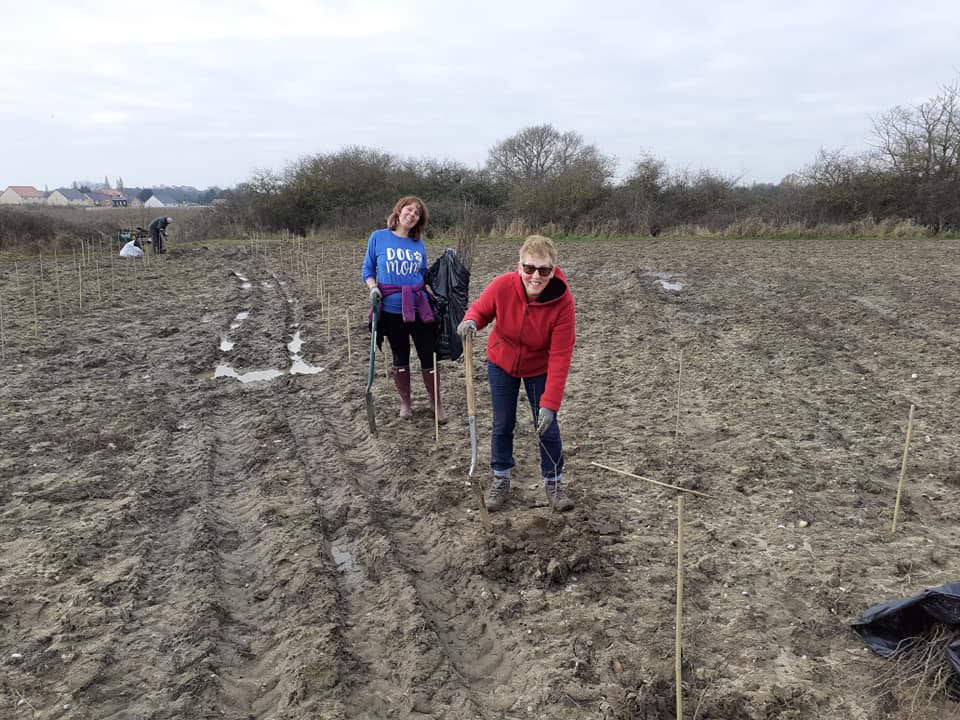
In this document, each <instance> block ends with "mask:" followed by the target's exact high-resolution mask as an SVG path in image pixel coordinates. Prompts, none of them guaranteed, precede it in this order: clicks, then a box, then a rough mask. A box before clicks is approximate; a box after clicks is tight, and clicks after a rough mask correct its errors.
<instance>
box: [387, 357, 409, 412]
mask: <svg viewBox="0 0 960 720" xmlns="http://www.w3.org/2000/svg"><path fill="white" fill-rule="evenodd" d="M392 371H393V384H394V385H395V386H396V388H397V393H398V394H399V395H400V417H401V418H402V419H404V420H410V419H412V418H413V410H412V409H411V408H410V366H409V365H404V366H403V367H395V368H393V369H392Z"/></svg>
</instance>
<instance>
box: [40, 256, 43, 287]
mask: <svg viewBox="0 0 960 720" xmlns="http://www.w3.org/2000/svg"><path fill="white" fill-rule="evenodd" d="M40 288H41V289H43V251H42V250H41V251H40Z"/></svg>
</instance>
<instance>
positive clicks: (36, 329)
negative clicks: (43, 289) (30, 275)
mask: <svg viewBox="0 0 960 720" xmlns="http://www.w3.org/2000/svg"><path fill="white" fill-rule="evenodd" d="M30 284H31V286H32V288H33V336H34V337H35V338H39V337H40V311H39V310H38V309H37V281H36V280H31V282H30Z"/></svg>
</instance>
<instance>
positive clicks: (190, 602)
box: [89, 289, 345, 718]
mask: <svg viewBox="0 0 960 720" xmlns="http://www.w3.org/2000/svg"><path fill="white" fill-rule="evenodd" d="M257 300H260V301H262V300H263V298H257ZM281 303H282V307H280V308H279V312H280V313H281V315H282V316H284V317H288V316H289V313H290V309H289V307H288V303H287V295H286V293H285V292H283V290H282V289H281V290H280V291H279V292H276V291H274V292H273V293H270V294H268V297H267V298H266V304H267V306H268V307H264V308H261V310H262V312H261V313H260V314H262V315H263V316H265V317H272V316H274V315H275V313H276V311H277V308H276V307H274V308H270V307H269V306H270V305H274V306H277V305H280V304H281ZM278 342H284V341H283V339H280V340H279V341H278ZM296 380H297V379H294V378H286V379H284V380H281V381H279V382H275V383H267V384H265V385H259V386H258V385H253V386H249V387H248V386H244V385H241V384H240V383H236V382H234V381H232V380H226V381H223V380H219V381H216V385H215V386H214V387H209V388H204V390H203V392H204V393H205V394H207V397H206V398H204V399H203V400H201V401H199V404H200V406H201V407H199V408H198V407H196V406H193V407H191V411H192V414H194V415H196V416H197V417H196V418H195V419H194V420H193V421H192V422H193V427H192V428H191V431H190V432H185V433H173V434H169V435H168V437H166V438H164V441H163V442H162V445H163V448H162V450H161V455H162V456H163V458H164V460H163V461H162V462H161V463H160V464H159V465H160V466H159V467H158V468H156V476H155V477H154V478H151V482H150V483H149V486H148V487H144V488H142V489H141V492H140V493H138V496H137V499H136V501H135V506H134V511H133V513H132V514H133V516H134V517H135V518H136V520H137V522H138V523H139V526H140V528H141V529H143V530H144V533H143V535H144V538H143V539H142V540H141V541H140V542H139V547H137V548H136V549H135V550H134V551H131V552H130V553H129V555H130V556H133V557H138V558H142V562H141V563H140V564H139V566H138V567H137V569H136V572H135V573H132V574H131V575H130V576H129V577H128V578H127V579H126V584H127V587H128V588H134V589H135V590H136V592H135V599H134V600H133V601H132V602H131V603H130V605H129V607H126V608H124V609H122V612H123V613H124V615H123V617H124V618H125V620H126V621H127V625H126V627H125V628H124V632H123V637H122V640H120V639H115V640H114V641H113V643H114V644H116V643H117V642H122V643H124V645H127V646H134V647H137V648H138V651H137V657H139V658H141V659H144V660H146V662H144V666H143V667H142V668H141V667H138V668H130V669H129V670H128V672H119V673H118V672H117V669H116V668H115V667H112V666H111V660H112V656H113V654H114V653H113V652H112V651H111V649H110V648H109V647H108V648H106V649H105V650H104V651H103V652H101V659H100V661H99V663H98V665H99V667H98V669H97V670H96V671H95V672H94V673H93V674H92V678H91V683H90V687H89V692H90V694H91V696H92V697H93V698H96V702H97V704H98V706H99V707H100V708H101V709H102V710H103V711H104V714H103V715H102V716H103V717H125V715H124V712H125V710H124V709H123V708H124V707H125V700H124V698H129V697H134V696H136V697H140V698H144V700H145V704H147V705H149V706H152V707H154V708H156V711H155V713H154V715H152V716H151V717H198V716H207V715H209V714H210V713H215V714H217V715H218V716H220V717H235V718H248V717H254V716H256V717H287V716H290V715H291V714H292V713H294V712H295V711H294V708H296V707H298V706H299V705H300V704H302V703H303V702H304V701H305V700H306V699H307V698H308V697H310V696H313V695H315V694H317V692H316V691H317V689H318V688H325V687H330V686H333V685H335V684H336V683H337V682H338V678H339V670H338V666H337V662H336V657H335V653H334V652H331V651H332V650H335V649H336V647H337V646H338V642H337V641H336V639H335V637H334V636H335V635H336V631H337V624H336V623H331V622H329V620H328V619H327V616H329V615H331V614H332V611H333V610H335V608H334V604H333V603H334V600H335V598H336V593H335V586H334V585H333V584H332V581H331V578H332V576H333V573H334V566H332V565H330V566H324V562H325V560H326V557H327V554H326V553H325V552H323V550H322V547H321V545H322V544H321V543H320V542H319V541H318V538H317V537H316V535H315V527H314V516H315V512H314V510H313V502H312V498H311V497H310V496H309V488H308V484H307V478H306V474H305V471H304V468H303V466H302V464H301V463H300V462H299V459H298V455H297V453H296V452H295V448H294V447H293V444H294V441H293V439H292V437H291V434H290V431H289V428H288V427H287V426H286V424H285V423H284V422H283V420H282V413H279V412H278V410H277V408H278V407H279V406H280V405H282V396H283V395H284V393H285V392H286V390H287V389H288V388H289V387H290V386H291V385H293V384H294V383H295V381H296ZM278 386H279V387H278ZM278 389H279V392H278ZM113 637H114V638H119V634H117V635H114V636H113ZM320 709H321V710H322V711H323V712H324V713H325V715H324V716H325V717H327V716H329V717H345V715H344V713H343V709H342V707H339V706H337V704H336V703H333V704H330V703H326V704H325V705H324V706H323V707H322V708H320Z"/></svg>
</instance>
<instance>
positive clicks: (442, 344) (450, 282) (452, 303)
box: [426, 248, 470, 360]
mask: <svg viewBox="0 0 960 720" xmlns="http://www.w3.org/2000/svg"><path fill="white" fill-rule="evenodd" d="M426 281H427V285H429V286H430V287H431V288H432V289H433V295H434V297H436V299H437V306H438V307H437V310H438V313H437V314H438V318H439V324H438V327H437V358H438V359H440V360H457V359H459V358H460V356H461V355H463V343H462V342H460V336H459V335H457V325H459V324H460V323H461V322H462V321H463V316H464V315H466V313H467V305H468V304H469V297H470V271H469V270H467V268H466V267H464V265H463V263H462V262H460V258H459V257H458V256H457V251H456V250H454V249H453V248H447V249H446V250H445V251H444V253H443V255H441V256H440V257H439V258H437V259H436V260H435V261H434V263H433V264H432V265H431V266H430V268H429V269H428V270H427V276H426Z"/></svg>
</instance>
